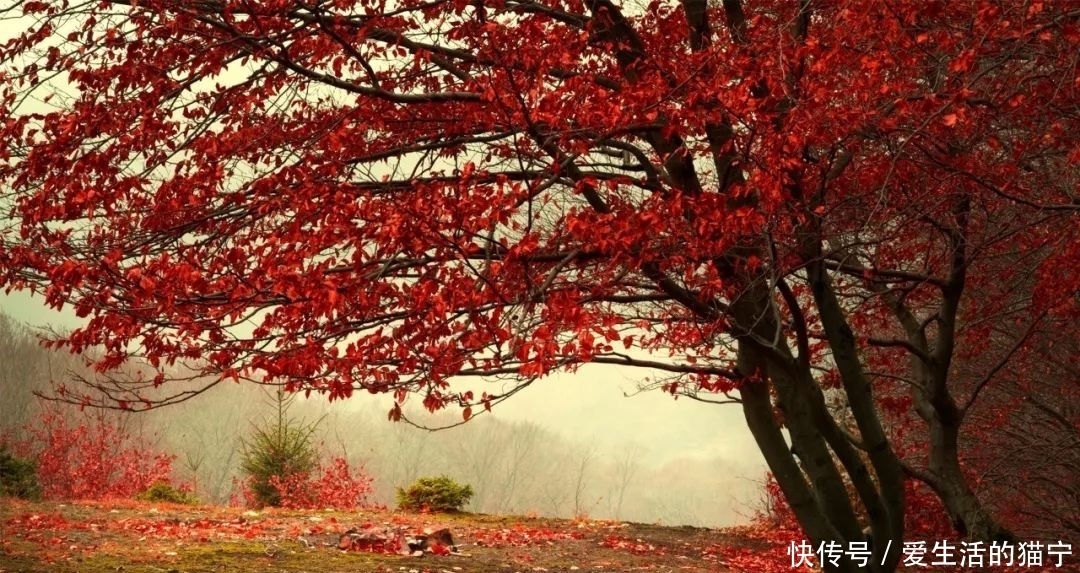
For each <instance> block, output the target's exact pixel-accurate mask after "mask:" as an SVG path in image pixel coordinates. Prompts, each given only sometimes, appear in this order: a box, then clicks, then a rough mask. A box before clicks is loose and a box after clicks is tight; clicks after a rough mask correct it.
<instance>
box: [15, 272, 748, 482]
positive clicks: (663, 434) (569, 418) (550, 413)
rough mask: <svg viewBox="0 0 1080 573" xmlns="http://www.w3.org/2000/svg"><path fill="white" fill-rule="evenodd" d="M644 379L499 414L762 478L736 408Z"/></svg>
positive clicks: (590, 380)
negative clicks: (719, 462) (642, 384)
mask: <svg viewBox="0 0 1080 573" xmlns="http://www.w3.org/2000/svg"><path fill="white" fill-rule="evenodd" d="M0 310H2V311H3V312H4V313H5V314H7V315H9V316H11V317H12V318H14V319H16V320H19V321H22V322H25V323H26V324H28V325H31V326H52V327H56V328H61V329H67V328H73V327H75V326H77V325H79V323H80V320H79V319H78V318H77V317H76V316H75V315H74V313H73V312H70V311H67V310H65V311H63V312H57V311H55V310H52V309H50V308H48V307H47V306H45V304H44V303H43V302H42V299H40V298H35V297H31V296H30V295H29V294H27V293H23V292H14V293H11V294H9V295H3V294H2V293H0ZM645 376H647V373H646V372H644V371H642V370H640V369H634V368H625V367H618V366H610V365H592V366H586V367H584V368H582V370H581V371H579V372H577V373H575V374H569V373H559V374H556V375H553V376H551V377H548V378H545V379H543V380H540V381H538V382H536V383H534V384H533V385H532V386H530V387H529V388H526V389H525V390H523V391H522V392H520V393H518V394H517V395H516V396H514V397H512V398H511V399H510V400H508V401H506V402H504V403H502V404H500V405H498V406H496V408H495V411H494V415H495V416H496V417H498V418H502V419H505V420H530V421H533V422H536V423H538V424H540V425H542V426H544V427H546V428H549V429H552V430H555V431H557V432H559V433H560V434H562V435H563V436H565V437H567V438H569V439H571V440H573V441H575V442H580V443H582V444H585V445H590V444H596V446H597V447H599V448H600V449H602V450H607V451H611V450H612V449H614V448H621V447H625V446H626V445H628V444H635V445H638V446H640V447H641V448H643V449H644V453H645V457H646V458H647V461H648V462H651V463H653V464H660V463H663V462H666V461H668V460H671V459H674V458H678V457H687V456H688V457H701V458H713V457H722V458H726V459H730V460H731V461H732V463H733V464H737V465H738V467H740V468H745V470H744V471H746V474H747V475H745V476H743V477H746V478H748V479H755V478H757V477H760V475H761V474H762V473H763V472H764V460H763V459H762V458H761V454H760V453H759V452H758V450H757V447H756V445H755V444H754V441H753V438H752V437H751V435H750V432H749V430H747V429H746V424H745V422H744V421H743V417H742V411H741V410H740V409H739V407H738V406H737V405H722V406H721V405H715V404H704V403H701V402H695V401H693V400H690V399H688V398H680V399H678V400H675V399H674V398H672V397H671V396H669V395H667V394H664V393H661V392H656V391H653V392H646V393H640V394H637V395H635V396H632V397H629V398H627V397H624V394H625V393H633V392H634V390H635V389H636V388H637V384H638V383H639V381H640V380H642V379H643V378H644V377H645ZM209 396H210V397H211V398H212V397H213V394H210V395H209ZM372 400H376V401H380V402H385V403H386V404H387V405H389V398H388V397H385V396H383V397H374V396H371V395H369V394H366V393H357V394H356V395H355V396H354V397H353V398H352V401H353V402H356V403H364V401H367V402H366V403H370V401H372ZM755 467H759V468H761V469H760V471H755V470H754V469H753V468H755Z"/></svg>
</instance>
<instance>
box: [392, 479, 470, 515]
mask: <svg viewBox="0 0 1080 573" xmlns="http://www.w3.org/2000/svg"><path fill="white" fill-rule="evenodd" d="M472 496H473V490H472V487H471V486H468V485H461V484H459V483H458V482H456V481H454V480H453V479H451V478H449V477H447V476H439V477H422V478H420V479H417V480H416V481H415V482H413V484H412V485H410V486H409V487H408V488H406V489H402V488H400V487H399V488H397V503H398V507H399V508H401V509H404V510H410V511H461V508H462V507H464V505H465V504H467V503H469V500H470V499H471V498H472Z"/></svg>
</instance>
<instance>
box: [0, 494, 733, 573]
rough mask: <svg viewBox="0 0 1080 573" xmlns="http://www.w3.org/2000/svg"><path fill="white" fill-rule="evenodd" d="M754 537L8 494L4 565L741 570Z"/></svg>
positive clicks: (65, 569)
mask: <svg viewBox="0 0 1080 573" xmlns="http://www.w3.org/2000/svg"><path fill="white" fill-rule="evenodd" d="M442 527H445V528H449V530H450V531H451V533H452V535H453V536H454V541H455V543H456V544H457V545H458V548H459V551H458V553H459V554H451V555H433V554H425V555H423V556H421V557H414V556H405V555H399V554H394V553H392V552H389V551H378V550H348V551H343V550H341V549H339V548H338V547H337V544H338V540H339V538H340V536H341V534H343V533H344V532H346V531H348V530H350V529H354V528H373V529H380V530H382V529H396V530H405V531H412V532H420V531H422V530H424V529H425V528H436V529H437V528H442ZM753 544H754V541H752V540H749V539H746V538H743V537H741V536H739V535H737V534H734V533H724V532H721V531H715V530H708V529H698V528H690V527H663V526H659V525H643V524H625V523H617V522H609V521H588V520H581V521H572V520H562V519H548V518H535V517H519V516H487V515H473V514H455V515H443V514H438V515H433V514H428V515H425V514H419V515H417V514H404V513H399V512H392V511H361V512H340V511H284V510H268V511H261V512H251V511H245V510H243V509H238V508H224V507H187V506H176V505H168V504H146V503H135V502H126V501H125V502H116V503H102V502H85V503H68V504H59V503H27V502H22V501H16V500H7V499H0V573H15V572H20V573H21V572H27V573H30V572H33V573H37V572H42V573H44V572H58V573H74V572H79V573H106V572H107V573H120V572H123V573H132V572H144V571H145V572H153V573H196V572H199V573H202V572H205V573H211V572H212V573H231V572H242V571H272V572H275V573H285V572H289V573H301V572H303V573H330V572H342V573H345V572H348V573H357V572H386V573H424V572H432V573H473V572H476V573H481V572H484V573H487V572H491V573H496V572H497V573H526V572H543V571H582V572H585V571H591V572H596V571H601V572H602V571H620V572H621V571H641V570H648V571H680V572H689V573H693V572H698V571H702V572H703V571H714V572H724V571H733V570H734V569H731V568H729V567H728V566H727V565H726V564H725V562H724V553H725V551H726V550H727V549H730V548H743V549H746V548H751V547H753Z"/></svg>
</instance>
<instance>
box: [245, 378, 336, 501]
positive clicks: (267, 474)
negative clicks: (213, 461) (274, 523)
mask: <svg viewBox="0 0 1080 573" xmlns="http://www.w3.org/2000/svg"><path fill="white" fill-rule="evenodd" d="M294 398H295V396H286V394H285V392H283V391H281V390H278V391H277V394H276V396H275V405H276V408H277V416H276V418H275V419H274V420H273V421H271V422H270V423H267V424H264V425H262V426H256V427H255V428H254V430H253V431H252V433H251V435H250V436H248V437H247V438H246V439H244V440H243V442H242V443H243V458H242V462H241V468H242V469H243V471H244V474H245V475H246V476H247V487H248V490H249V491H250V494H251V499H250V500H249V503H251V504H252V505H254V506H256V507H265V506H270V507H281V505H282V501H283V500H282V491H281V484H282V483H288V482H292V481H297V480H298V479H301V481H303V480H306V478H307V476H308V475H310V473H311V471H312V470H313V469H315V466H316V463H317V461H318V460H317V454H316V452H315V447H314V444H313V443H312V437H313V436H314V434H315V429H316V428H317V427H318V424H319V421H318V420H316V421H315V422H312V423H303V422H300V421H297V420H294V419H292V418H289V417H288V416H287V414H288V409H289V406H290V405H291V404H292V400H293V399H294Z"/></svg>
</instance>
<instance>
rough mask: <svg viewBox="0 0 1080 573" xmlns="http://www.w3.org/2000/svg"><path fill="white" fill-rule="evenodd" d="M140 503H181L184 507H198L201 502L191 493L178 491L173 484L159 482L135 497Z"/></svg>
mask: <svg viewBox="0 0 1080 573" xmlns="http://www.w3.org/2000/svg"><path fill="white" fill-rule="evenodd" d="M135 499H138V500H140V501H152V502H165V503H179V504H183V505H198V504H199V500H198V498H196V497H195V496H194V495H192V494H191V493H190V492H186V491H182V490H179V489H176V488H175V487H173V486H172V485H171V484H169V483H167V482H163V481H159V482H157V483H155V484H154V485H152V486H150V487H149V488H148V489H147V490H146V491H144V492H142V493H140V494H139V495H137V496H135Z"/></svg>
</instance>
